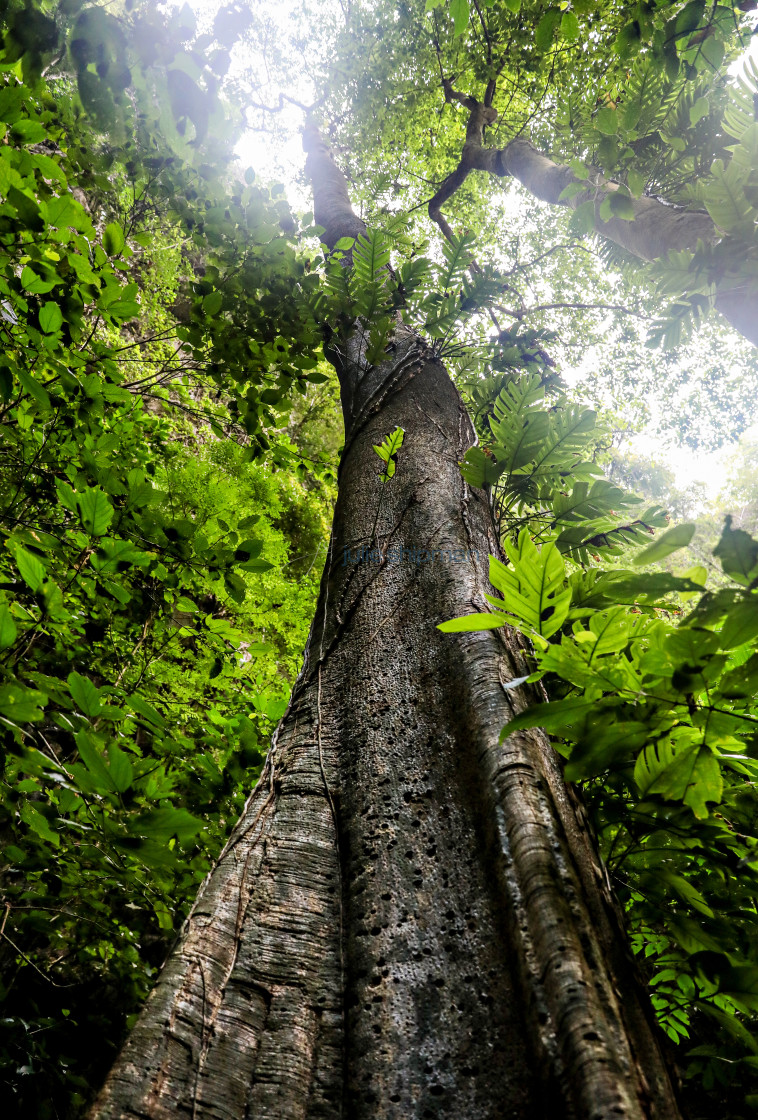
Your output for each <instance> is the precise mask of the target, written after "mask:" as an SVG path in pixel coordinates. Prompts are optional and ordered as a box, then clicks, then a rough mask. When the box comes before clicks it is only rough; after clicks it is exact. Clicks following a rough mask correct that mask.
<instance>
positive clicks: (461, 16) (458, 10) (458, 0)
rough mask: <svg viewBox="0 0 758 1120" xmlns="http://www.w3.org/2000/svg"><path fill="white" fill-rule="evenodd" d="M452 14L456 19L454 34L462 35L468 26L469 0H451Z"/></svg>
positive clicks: (454, 19)
mask: <svg viewBox="0 0 758 1120" xmlns="http://www.w3.org/2000/svg"><path fill="white" fill-rule="evenodd" d="M450 15H451V17H452V19H453V21H454V26H453V34H454V35H455V36H458V35H462V34H463V33H464V31H465V30H466V28H467V27H468V15H469V0H450Z"/></svg>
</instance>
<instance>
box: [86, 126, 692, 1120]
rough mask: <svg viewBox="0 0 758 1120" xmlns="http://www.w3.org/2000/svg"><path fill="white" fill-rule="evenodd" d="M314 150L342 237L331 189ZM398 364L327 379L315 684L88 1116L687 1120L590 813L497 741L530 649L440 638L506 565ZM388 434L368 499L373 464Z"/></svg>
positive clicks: (484, 639)
mask: <svg viewBox="0 0 758 1120" xmlns="http://www.w3.org/2000/svg"><path fill="white" fill-rule="evenodd" d="M310 148H311V153H310V159H309V162H310V168H311V172H312V174H314V176H316V184H315V185H316V192H315V194H316V217H317V220H318V221H320V222H321V224H322V225H324V226H326V228H327V229H328V233H329V237H330V239H331V241H332V242H333V241H334V240H336V238H337V237H338V236H340V235H342V234H344V232H345V230H344V227H343V226H342V225H341V221H340V218H339V213H340V211H342V212H343V215H344V216H347V215H346V211H344V202H345V200H346V199H347V191H346V186H345V183H344V179H343V178H342V176H341V175H340V173H339V172H338V171H337V169H336V168H335V167H334V165H333V163H332V162H331V160H330V159H329V157H328V153H326V150H325V149H324V147H323V145H322V144H321V141H320V139H319V138H318V137H317V136H315V135H313V136H312V137H311V140H310ZM325 201H326V202H329V204H330V206H331V210H329V207H326V209H325V208H324V202H325ZM327 212H329V213H331V214H332V216H333V219H332V220H331V224H330V223H329V222H328V221H326V220H324V218H323V217H321V216H320V215H321V214H324V215H327ZM350 214H351V215H352V211H350ZM335 215H336V216H335ZM353 221H355V219H354V217H353ZM391 351H392V352H391V354H390V355H389V357H388V360H387V362H385V363H384V364H383V365H381V366H379V367H372V368H368V369H366V368H362V366H363V363H362V360H361V356H360V354H359V353H352V354H348V355H347V356H345V357H344V360H343V363H342V366H341V368H340V370H339V373H340V377H341V381H342V383H343V386H345V387H348V388H349V392H347V393H345V399H346V400H349V402H350V404H349V406H348V407H347V409H346V416H345V421H346V447H345V453H344V456H343V460H342V464H341V471H340V491H339V498H338V502H337V506H336V509H335V515H334V525H333V530H332V538H331V544H330V550H329V557H328V561H327V565H326V569H325V571H324V575H323V578H322V583H321V592H320V597H319V602H318V606H317V610H316V616H315V619H314V622H313V625H312V628H311V633H310V637H309V640H308V646H307V649H306V653H305V662H304V666H303V670H302V673H301V675H300V677H299V679H298V681H297V684H296V686H295V689H294V692H293V695H292V700H291V702H290V706H289V709H288V711H287V713H286V714H285V716H284V718H283V720H282V723H281V725H280V727H279V729H278V731H277V735H276V737H275V741H274V745H273V747H272V750H271V753H270V755H269V757H268V760H267V762H266V766H265V769H264V773H263V776H262V778H261V780H260V782H259V783H258V786H257V787H256V789H255V791H254V792H253V794H252V796H251V798H250V800H249V802H248V805H247V807H246V809H245V812H244V814H243V817H242V819H241V821H240V823H239V824H238V825H237V827H236V829H235V831H234V834H233V836H232V838H231V839H230V841H229V843H228V845H227V847H226V849H225V851H224V853H222V855H221V857H220V859H219V861H218V863H217V865H216V867H215V868H214V870H213V872H212V874H211V876H210V877H209V879H208V881H207V883H206V884H205V886H204V888H203V890H202V891H201V893H200V896H199V898H198V900H197V902H196V904H195V907H194V909H193V912H192V914H191V916H190V918H189V919H188V922H187V924H186V928H185V930H184V932H183V936H182V939H181V941H180V943H179V945H178V947H177V948H176V950H175V951H174V953H173V954H172V956H171V958H170V960H169V962H168V964H167V965H166V967H165V969H164V971H163V973H162V975H161V977H160V979H159V981H158V984H157V985H156V988H155V990H154V991H153V993H152V994H151V996H150V998H149V1000H148V1003H147V1006H146V1008H145V1010H144V1012H143V1014H142V1016H141V1018H140V1020H139V1021H138V1024H137V1026H136V1027H135V1030H134V1032H133V1034H132V1036H131V1037H130V1039H129V1041H128V1042H127V1045H126V1047H125V1049H124V1051H123V1053H122V1055H121V1057H120V1059H119V1061H118V1062H117V1064H116V1066H115V1068H114V1070H113V1072H112V1073H111V1076H110V1078H109V1080H108V1082H107V1083H106V1085H105V1087H104V1089H103V1090H102V1093H101V1095H100V1097H99V1099H98V1101H97V1103H96V1105H95V1108H94V1112H93V1116H94V1117H97V1118H98V1120H116V1118H119V1120H126V1118H129V1120H137V1118H144V1117H149V1118H151V1120H163V1118H164V1117H165V1118H168V1117H175V1116H177V1115H179V1116H191V1117H193V1118H195V1120H211V1118H212V1120H247V1118H250V1120H253V1118H254V1120H295V1118H297V1120H318V1118H327V1117H328V1118H335V1117H344V1118H345V1120H407V1118H410V1117H419V1118H421V1117H449V1118H451V1120H453V1118H455V1120H464V1118H465V1120H480V1118H481V1120H495V1118H502V1117H509V1118H512V1120H527V1118H528V1120H535V1118H539V1117H543V1116H548V1115H555V1116H558V1117H561V1118H564V1117H565V1118H575V1120H590V1118H591V1120H631V1118H635V1120H642V1118H643V1117H645V1118H656V1120H674V1118H676V1117H678V1115H679V1113H678V1111H677V1107H676V1104H675V1101H674V1098H673V1093H672V1089H671V1084H670V1080H669V1076H668V1072H667V1069H666V1066H665V1062H664V1061H663V1059H662V1056H661V1052H660V1049H659V1045H658V1039H657V1034H656V1030H655V1026H654V1024H653V1020H652V1014H651V1011H650V1007H649V1004H648V1002H647V999H646V996H645V994H644V992H643V990H642V988H641V985H640V983H639V979H638V977H637V974H636V972H635V967H634V963H633V961H632V960H631V958H630V955H629V953H628V950H627V946H626V942H625V939H624V936H623V933H622V931H621V927H620V923H619V918H618V914H617V912H616V909H615V907H614V903H613V900H612V897H611V895H610V892H609V889H608V884H607V880H606V876H605V874H604V871H603V869H602V867H601V865H600V863H599V861H598V859H597V857H596V855H595V852H594V847H593V844H592V841H591V838H590V836H589V833H588V830H587V828H586V826H585V822H584V817H583V814H582V811H581V806H580V805H579V803H578V802H577V800H576V798H575V797H574V796H573V795H572V793H571V791H570V790H568V789H567V788H566V787H565V785H564V783H563V781H562V778H561V773H560V768H559V765H558V763H557V760H556V757H555V756H554V754H553V752H552V750H551V748H550V746H549V744H548V742H547V740H546V739H545V736H544V735H543V734H542V733H541V732H538V731H528V732H522V733H519V734H514V735H512V736H510V737H509V738H508V739H506V740H505V742H504V743H503V744H502V745H500V744H499V742H498V739H499V733H500V729H501V728H502V726H503V725H504V724H505V723H506V722H507V721H508V719H509V718H510V717H511V716H512V713H513V712H514V711H518V710H520V709H521V708H522V707H523V705H524V704H525V703H526V701H527V699H528V697H527V695H526V693H525V692H524V690H523V688H521V689H519V688H515V689H507V688H505V687H504V685H506V684H507V683H508V682H509V681H511V680H513V679H514V678H515V677H517V676H522V675H524V673H525V671H526V666H525V663H524V651H523V648H522V643H521V639H520V638H519V636H518V635H517V634H515V633H514V632H508V631H505V630H503V631H502V632H501V631H498V632H494V631H487V632H483V633H473V634H458V635H443V634H441V633H440V632H439V631H438V630H437V629H436V628H435V624H436V623H438V622H441V621H443V620H445V619H448V618H451V617H453V616H455V615H458V614H463V613H467V612H469V611H472V610H484V609H486V604H485V601H484V599H483V596H484V593H485V592H486V591H487V590H488V589H489V585H488V581H487V556H488V553H489V552H491V551H496V550H497V547H498V545H497V541H496V539H495V536H494V532H493V529H492V523H491V517H490V512H489V507H488V503H487V499H486V497H485V495H484V494H483V493H481V492H480V491H476V490H471V489H470V488H469V487H468V486H467V485H466V483H465V482H464V481H463V479H462V478H461V475H460V471H459V469H458V462H459V460H460V459H461V457H462V456H463V454H464V453H465V451H466V449H467V448H468V447H469V446H470V445H471V443H472V441H473V438H474V436H473V430H472V427H471V424H470V422H469V419H468V417H467V415H466V413H465V410H464V408H463V405H462V403H461V400H460V397H459V395H458V393H457V391H456V389H455V387H454V385H453V384H452V382H451V381H450V379H449V377H448V375H447V373H446V371H445V369H444V367H443V366H442V365H441V363H440V362H439V361H438V360H437V358H436V357H435V355H434V354H433V353H432V352H431V351H430V350H429V348H428V347H427V346H426V345H425V344H424V342H423V341H421V340H420V339H419V338H418V337H417V336H415V335H414V334H413V333H412V332H410V331H407V330H405V329H404V328H398V330H397V332H396V335H395V338H394V340H393V343H392V345H391ZM398 425H400V426H402V427H403V428H404V429H405V439H404V443H403V446H402V449H401V451H400V453H399V454H398V457H397V471H396V474H395V476H394V478H393V479H392V480H391V481H390V482H388V483H386V484H385V485H384V487H383V485H382V483H381V482H380V481H379V477H378V469H379V467H380V466H381V464H380V463H379V460H378V459H377V457H376V454H375V452H374V451H373V446H372V445H373V444H375V443H378V442H380V441H381V440H382V439H383V438H384V437H385V436H386V435H387V434H388V433H389V432H391V431H393V430H394V428H395V427H396V426H398ZM377 511H379V517H378V521H377ZM375 523H376V530H375V529H374V526H375ZM365 550H369V551H368V555H366V552H365ZM372 550H373V552H372Z"/></svg>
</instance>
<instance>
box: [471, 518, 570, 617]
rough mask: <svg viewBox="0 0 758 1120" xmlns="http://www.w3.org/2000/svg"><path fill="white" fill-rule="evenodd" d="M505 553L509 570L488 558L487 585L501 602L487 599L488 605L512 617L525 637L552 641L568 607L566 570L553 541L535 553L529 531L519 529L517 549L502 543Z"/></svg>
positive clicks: (496, 560)
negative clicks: (498, 596)
mask: <svg viewBox="0 0 758 1120" xmlns="http://www.w3.org/2000/svg"><path fill="white" fill-rule="evenodd" d="M504 549H505V552H506V554H507V556H508V559H509V560H510V567H506V566H505V564H503V563H501V561H500V560H498V559H497V557H495V556H490V583H491V584H492V586H493V587H496V588H497V590H498V591H500V592H501V593H502V595H503V599H502V601H500V600H497V599H493V598H491V597H490V596H487V597H486V598H487V601H488V602H489V603H491V604H492V605H493V606H495V607H497V608H498V609H499V610H503V611H508V612H510V613H512V614H513V615H515V616H516V619H517V620H518V622H517V623H516V624H517V625H518V624H519V623H520V624H521V629H525V630H526V631H527V632H528V633H529V632H534V633H537V634H540V635H542V637H543V638H549V637H551V635H552V634H555V632H556V631H557V630H560V628H561V626H562V625H563V623H564V622H565V621H566V616H567V615H568V612H569V608H570V606H571V589H570V588H569V587H566V586H565V577H566V570H565V566H564V563H563V558H562V556H561V554H560V553H559V552H558V549H557V548H556V545H555V541H550V542H549V543H548V544H544V545H543V546H542V549H541V550H539V551H538V550H537V548H536V546H535V545H534V543H533V542H532V540H531V537H530V536H529V531H528V529H522V530H521V532H520V533H519V538H518V545H517V547H516V548H514V547H513V545H512V544H510V543H509V542H508V541H505V542H504Z"/></svg>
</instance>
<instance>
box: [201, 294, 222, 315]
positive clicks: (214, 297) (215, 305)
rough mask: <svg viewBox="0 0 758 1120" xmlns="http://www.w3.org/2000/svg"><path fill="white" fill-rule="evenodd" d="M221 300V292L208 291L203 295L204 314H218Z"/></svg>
mask: <svg viewBox="0 0 758 1120" xmlns="http://www.w3.org/2000/svg"><path fill="white" fill-rule="evenodd" d="M223 302H224V295H223V292H209V293H208V295H207V296H204V297H203V311H204V312H205V314H206V315H218V313H219V311H220V310H221V304H222V303H223Z"/></svg>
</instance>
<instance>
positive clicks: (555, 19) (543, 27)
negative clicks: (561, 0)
mask: <svg viewBox="0 0 758 1120" xmlns="http://www.w3.org/2000/svg"><path fill="white" fill-rule="evenodd" d="M560 19H561V12H560V9H559V8H548V10H547V11H546V12H545V14H544V16H543V17H542V19H541V20H540V22H539V23H538V24H537V28H536V30H535V32H534V42H535V44H536V46H537V50H539V51H542V52H543V53H544V52H545V51H548V50H549V49H550V45H551V44H552V42H553V36H554V35H555V31H556V28H557V27H558V24H559V22H560Z"/></svg>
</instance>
